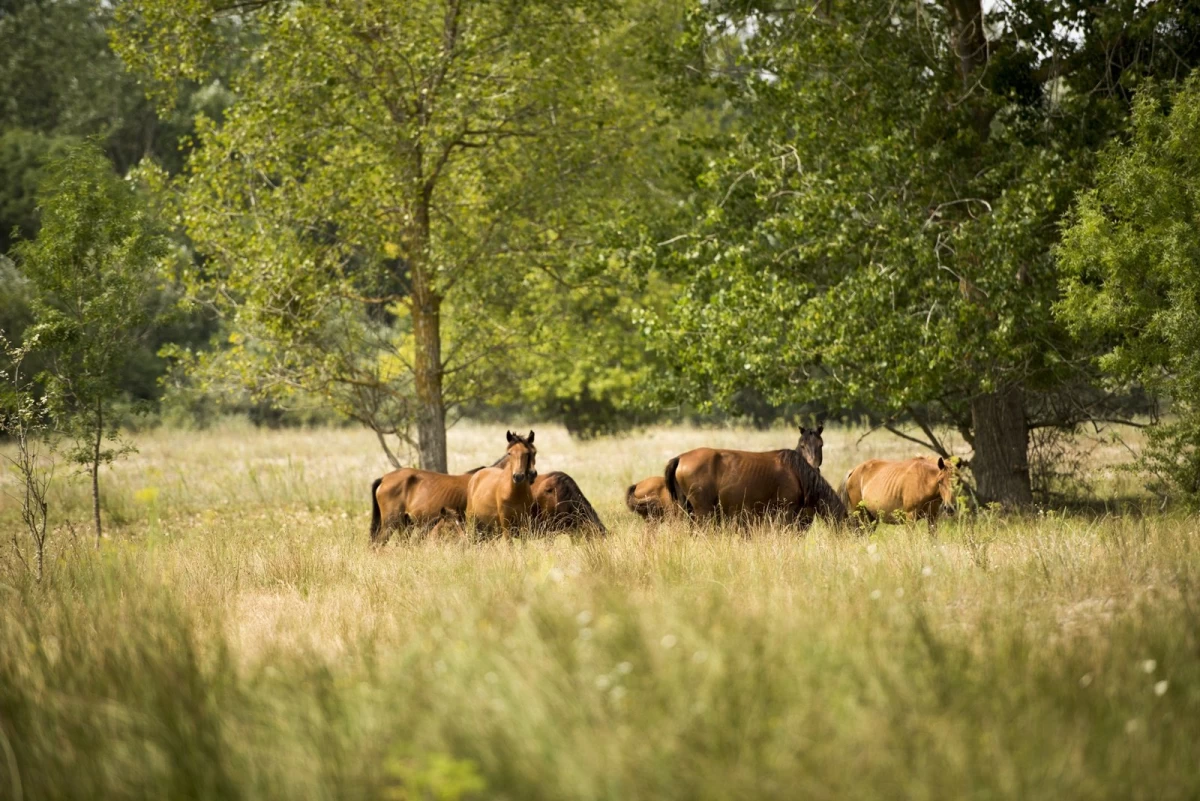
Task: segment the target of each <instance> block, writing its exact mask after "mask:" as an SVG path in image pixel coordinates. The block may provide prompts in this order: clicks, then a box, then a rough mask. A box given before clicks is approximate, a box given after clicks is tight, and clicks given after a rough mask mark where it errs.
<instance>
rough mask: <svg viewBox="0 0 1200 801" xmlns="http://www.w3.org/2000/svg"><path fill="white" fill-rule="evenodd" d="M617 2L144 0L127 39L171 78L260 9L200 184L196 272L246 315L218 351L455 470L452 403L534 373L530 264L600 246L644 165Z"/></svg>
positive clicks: (194, 222)
mask: <svg viewBox="0 0 1200 801" xmlns="http://www.w3.org/2000/svg"><path fill="white" fill-rule="evenodd" d="M620 8H621V5H620V4H619V3H616V2H609V0H579V1H578V2H573V3H559V2H548V1H547V0H491V1H488V0H419V1H418V2H409V3H393V2H384V0H369V1H368V2H360V1H359V0H354V2H351V1H350V0H339V1H337V2H322V3H316V2H312V3H283V2H270V0H267V1H266V2H257V3H253V4H242V5H240V6H238V7H237V11H236V13H231V12H228V11H223V10H222V9H228V4H225V3H219V2H209V1H208V0H199V1H198V2H194V3H191V4H188V5H185V6H184V7H183V8H182V9H181V8H180V7H179V4H178V3H175V2H168V0H129V2H127V3H125V4H124V5H123V6H122V7H121V9H120V18H121V19H122V20H123V23H124V27H123V31H122V33H121V34H120V36H119V39H118V40H119V43H120V49H121V52H122V54H123V56H124V57H125V58H126V59H127V60H128V61H129V62H130V63H132V64H135V65H137V66H138V67H139V68H141V69H142V70H143V71H145V72H147V73H149V74H153V75H155V76H157V78H159V79H160V80H162V81H165V82H169V81H172V80H177V79H179V78H180V77H186V78H192V79H195V78H197V77H199V76H201V75H202V74H203V69H204V58H205V57H206V53H207V52H209V51H208V47H209V45H211V44H212V42H213V41H214V37H216V36H218V35H219V32H220V30H221V29H222V26H226V27H228V26H235V27H236V26H253V28H254V31H255V35H254V37H253V38H252V39H251V37H246V40H247V41H252V42H253V44H252V45H250V46H251V47H252V48H253V57H252V58H248V59H247V60H246V61H247V63H248V64H251V65H252V67H250V68H248V69H247V70H245V71H244V72H243V73H242V74H241V75H240V76H239V78H238V79H237V81H236V83H235V90H236V92H237V94H238V101H237V103H236V104H235V106H234V107H233V108H232V109H231V110H230V112H229V114H228V116H227V118H226V120H225V121H224V124H222V125H219V126H218V125H216V124H214V123H211V122H205V123H203V125H202V129H201V135H200V143H201V146H200V148H199V149H198V151H197V152H196V154H195V155H194V156H193V157H192V159H191V162H190V171H189V174H188V177H187V181H186V185H185V186H184V188H183V197H182V205H181V212H180V219H181V221H182V223H183V224H184V226H185V227H186V230H187V232H188V234H189V236H190V237H191V239H192V240H193V241H194V242H195V243H196V246H197V248H198V249H199V251H200V252H201V253H202V254H203V257H204V260H203V262H202V264H201V265H200V266H199V268H198V269H197V270H195V271H194V272H192V273H191V275H190V276H189V278H190V280H191V282H192V285H193V287H194V288H195V290H196V295H197V297H200V298H203V299H204V300H205V301H206V302H210V303H212V304H213V305H214V307H216V308H218V309H219V310H220V311H221V312H222V313H223V314H224V315H226V317H227V319H228V321H229V324H230V326H231V329H232V336H231V342H229V343H227V347H225V348H224V349H223V350H222V351H220V352H218V353H215V354H211V355H209V356H205V357H199V358H197V359H196V361H197V363H198V364H199V365H200V366H201V367H204V366H208V367H210V368H211V367H215V368H220V371H221V372H223V373H226V374H228V373H233V374H235V375H238V376H240V377H241V378H242V379H244V380H245V381H246V382H247V383H250V384H252V385H253V386H255V387H256V388H257V389H259V390H260V391H262V392H265V393H268V394H274V395H276V396H286V395H288V394H289V393H294V392H307V393H314V394H316V395H318V396H319V397H321V398H323V399H324V400H325V402H327V403H329V404H331V405H332V406H334V407H335V408H337V409H338V410H339V411H341V412H343V413H344V414H346V415H348V416H350V417H352V418H354V419H357V420H359V421H360V422H362V423H363V424H365V425H366V426H368V427H370V428H371V429H373V430H374V431H375V432H376V433H377V434H378V435H379V438H380V442H381V444H383V445H384V448H385V450H387V451H388V455H389V456H390V457H391V458H392V461H393V463H398V461H399V460H398V459H397V458H396V456H395V455H394V454H393V453H392V452H391V450H390V449H389V448H388V446H387V443H386V440H385V435H392V434H396V435H398V436H400V437H401V439H402V440H403V441H406V442H408V443H409V444H411V445H413V446H414V447H415V448H416V449H417V450H418V452H419V454H420V460H421V464H422V466H424V467H426V468H430V469H435V470H444V469H445V468H446V440H445V431H446V425H447V410H448V409H453V408H454V407H455V406H456V405H458V404H461V403H464V402H466V401H468V400H473V399H480V398H483V399H486V398H488V397H490V396H493V395H495V394H497V393H501V394H503V393H504V392H505V391H506V390H507V388H509V387H512V386H515V385H516V384H517V382H518V380H519V379H518V377H517V376H516V374H515V372H514V370H513V369H512V368H513V367H514V365H515V364H516V363H517V361H518V360H517V359H515V358H513V355H512V354H513V353H514V351H515V350H521V349H524V348H526V347H528V346H529V343H530V342H531V341H532V340H533V337H534V335H535V334H536V320H534V319H533V318H532V315H531V314H530V313H529V311H528V310H529V307H530V305H531V300H530V298H529V297H528V295H529V293H530V292H531V291H533V289H534V287H535V285H536V284H537V281H536V280H532V279H531V276H533V275H535V274H538V273H541V272H543V271H544V270H545V269H546V268H547V266H554V265H557V264H561V263H563V262H565V261H568V260H570V259H572V258H573V255H572V254H576V255H577V254H578V253H580V252H581V251H583V250H586V249H588V248H590V247H591V245H592V242H593V239H592V237H591V236H589V234H588V230H589V226H591V225H592V224H593V223H594V222H595V219H594V218H592V217H591V216H590V215H591V213H593V212H595V211H596V210H597V209H598V208H599V207H600V205H601V204H599V203H597V202H594V201H595V200H596V199H597V198H603V199H609V200H611V199H612V198H615V197H619V196H620V195H621V194H622V189H623V188H626V187H631V186H632V178H631V177H632V175H633V173H634V170H633V169H632V168H631V167H630V166H629V164H630V163H629V162H628V161H622V159H621V156H622V155H623V154H627V153H628V152H629V151H630V150H631V149H633V148H631V147H630V145H629V143H630V141H631V140H634V139H636V138H637V137H639V136H643V135H646V134H647V131H646V126H645V125H644V121H645V120H644V118H645V115H646V114H647V110H646V109H644V108H641V107H638V106H637V105H636V104H633V103H629V102H626V101H625V100H623V99H622V90H623V87H622V86H620V85H619V84H618V80H617V78H618V73H617V72H616V71H615V70H614V68H613V65H614V63H619V62H621V61H622V60H628V59H629V58H631V55H630V54H632V53H635V52H636V50H635V49H634V44H635V43H636V39H637V37H638V36H639V35H641V36H644V35H645V31H635V30H634V29H633V28H632V26H631V25H629V24H627V23H622V21H621V18H620V15H619V14H618V13H617V11H618V10H619V9H620ZM646 18H647V19H650V20H651V21H653V19H654V17H653V15H649V14H648V15H646ZM634 163H636V162H634ZM631 191H633V190H631ZM637 191H642V190H637ZM411 429H415V436H413V435H412V433H411Z"/></svg>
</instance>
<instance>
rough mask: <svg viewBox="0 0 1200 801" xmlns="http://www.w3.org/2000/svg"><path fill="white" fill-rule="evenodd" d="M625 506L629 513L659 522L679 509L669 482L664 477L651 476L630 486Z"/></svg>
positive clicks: (626, 493) (626, 494) (626, 491)
mask: <svg viewBox="0 0 1200 801" xmlns="http://www.w3.org/2000/svg"><path fill="white" fill-rule="evenodd" d="M625 505H626V506H628V507H629V511H631V512H633V513H634V514H637V515H641V516H642V517H643V518H645V519H646V520H658V519H660V518H664V517H666V516H667V515H668V514H670V513H672V512H674V511H675V510H677V509H679V506H678V505H677V504H676V503H675V502H674V501H672V500H671V493H670V492H669V491H668V490H667V480H666V479H665V478H663V477H662V476H650V477H649V478H643V479H642V480H641V481H639V482H638V483H636V484H630V485H629V489H627V490H625Z"/></svg>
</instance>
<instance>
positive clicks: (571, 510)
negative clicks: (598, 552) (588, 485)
mask: <svg viewBox="0 0 1200 801" xmlns="http://www.w3.org/2000/svg"><path fill="white" fill-rule="evenodd" d="M546 477H547V478H551V477H553V478H554V481H555V483H556V484H557V485H558V492H557V495H558V508H557V509H556V510H555V517H557V518H560V519H565V520H569V521H570V522H571V524H572V525H577V526H578V525H591V526H595V528H596V529H597V530H598V531H599V532H600V533H601V534H607V533H608V529H607V528H605V527H604V523H602V522H601V521H600V515H598V514H596V510H595V508H594V507H593V506H592V504H591V502H590V501H589V500H588V499H587V496H586V495H584V494H583V490H581V489H579V485H578V484H576V483H575V479H573V478H571V477H570V476H569V475H567V474H566V473H563V472H561V471H558V470H556V471H554V472H553V473H548V474H547V475H546Z"/></svg>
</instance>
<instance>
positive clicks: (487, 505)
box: [466, 431, 537, 539]
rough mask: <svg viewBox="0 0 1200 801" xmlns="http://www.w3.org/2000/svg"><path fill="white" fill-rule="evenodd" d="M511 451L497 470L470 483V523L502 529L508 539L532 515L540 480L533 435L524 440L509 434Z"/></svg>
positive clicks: (489, 469)
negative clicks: (534, 493)
mask: <svg viewBox="0 0 1200 801" xmlns="http://www.w3.org/2000/svg"><path fill="white" fill-rule="evenodd" d="M506 436H507V437H508V449H507V451H506V452H505V458H503V459H501V460H500V461H499V462H497V463H496V465H495V466H492V467H485V468H483V469H482V470H479V471H477V472H475V473H473V474H471V475H470V476H469V478H468V482H467V508H466V517H467V521H468V522H471V521H474V522H475V524H476V525H478V526H482V527H484V528H499V529H500V530H501V531H502V532H503V533H504V537H505V539H507V538H508V537H509V536H511V532H512V529H513V528H516V527H517V526H519V525H520V524H521V523H523V522H525V521H527V520H529V519H530V517H531V516H532V512H533V482H534V481H535V480H536V479H537V467H536V466H535V463H536V459H537V448H535V447H534V446H533V432H532V431H530V432H529V436H526V437H522V436H521V435H520V434H514V433H512V432H511V431H508V432H506Z"/></svg>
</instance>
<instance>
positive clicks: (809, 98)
mask: <svg viewBox="0 0 1200 801" xmlns="http://www.w3.org/2000/svg"><path fill="white" fill-rule="evenodd" d="M1126 5H1129V4H1116V5H1113V4H1110V5H1109V6H1107V7H1105V8H1096V7H1094V6H1093V5H1091V4H1086V3H1070V2H1068V3H1057V4H1050V5H1047V4H1043V3H1033V2H1029V3H1024V2H1012V3H1006V4H1001V5H999V6H997V7H996V9H995V10H993V11H992V12H990V13H989V14H987V15H986V16H985V15H984V12H983V7H982V5H981V4H980V3H978V2H966V1H965V0H946V2H942V3H940V4H932V3H919V4H915V5H905V6H897V5H896V4H894V3H888V2H871V1H869V0H867V1H864V2H855V3H818V4H816V5H814V6H813V7H812V8H811V9H810V10H809V11H807V12H800V11H795V10H781V9H775V8H774V7H772V6H771V5H770V4H759V3H744V2H738V3H713V4H705V5H704V6H702V8H703V9H704V11H705V12H706V13H703V14H701V15H699V16H698V22H697V23H696V28H695V32H694V47H695V50H696V52H697V59H698V60H701V61H703V63H704V65H705V66H704V69H703V70H701V71H698V72H700V74H703V75H704V76H705V78H706V80H708V81H710V82H712V83H713V84H715V85H717V86H719V87H721V89H722V90H723V91H724V92H725V93H727V95H728V96H729V97H730V98H731V101H732V103H733V104H734V107H735V108H736V110H737V114H738V125H737V127H736V129H735V130H734V131H733V133H732V134H731V135H730V136H729V137H728V139H727V140H726V151H727V152H726V155H725V156H724V157H722V158H719V159H715V160H714V161H713V163H712V164H711V165H710V169H709V170H708V171H707V172H706V173H705V174H704V175H702V176H701V178H700V180H699V184H698V189H699V190H700V193H701V194H700V196H699V197H700V200H699V203H698V207H697V209H696V213H695V216H694V219H695V221H696V222H695V225H694V227H693V228H692V229H691V230H689V231H688V232H686V236H683V235H681V236H679V237H677V238H676V244H675V248H676V249H675V251H674V252H673V254H672V258H673V261H674V263H675V265H676V271H677V272H676V274H677V275H678V276H679V277H680V278H681V280H682V281H683V288H682V291H681V292H680V293H679V296H678V300H677V302H676V304H675V307H674V309H673V310H672V311H671V312H670V313H669V314H667V315H665V316H661V317H657V318H655V319H653V320H652V322H653V324H654V326H655V327H656V329H657V331H658V335H657V338H658V342H659V347H660V351H661V352H662V354H663V355H664V356H666V357H668V358H670V359H671V360H672V362H673V364H674V365H675V374H676V375H677V376H678V379H679V383H678V384H677V385H676V386H674V387H672V391H674V392H678V393H679V394H681V395H682V396H683V397H685V398H690V399H694V400H696V401H698V402H702V403H717V404H721V403H726V402H728V400H729V399H730V398H731V397H732V396H733V395H734V394H735V393H736V392H737V391H739V390H740V389H742V388H744V387H747V386H752V387H759V388H761V389H762V390H764V391H765V392H766V393H767V395H768V398H769V399H770V400H772V401H774V402H776V403H782V402H789V401H790V402H795V401H801V400H814V401H820V402H823V403H826V404H832V405H834V406H835V407H841V408H847V407H850V408H865V409H869V410H872V411H873V412H874V413H876V414H878V415H880V416H882V417H883V419H884V421H885V422H890V421H895V420H902V419H910V420H913V421H915V422H917V423H918V424H919V425H921V426H922V427H923V428H924V429H925V432H926V437H925V440H926V442H927V444H928V445H929V446H930V447H932V448H934V449H938V450H942V447H941V444H940V443H939V442H938V440H937V438H936V437H935V436H934V434H933V432H932V429H931V428H930V425H929V424H930V422H931V421H932V420H936V419H942V420H945V421H947V422H949V423H951V424H952V425H954V426H956V427H957V428H958V429H959V430H960V431H961V432H962V433H963V435H964V436H965V437H966V438H967V440H968V441H969V442H971V443H972V444H973V445H974V446H975V457H974V458H973V460H972V466H973V468H974V472H975V474H976V478H977V480H978V482H979V489H980V492H981V495H982V496H983V497H984V498H985V499H989V500H1002V501H1015V502H1024V501H1027V500H1028V497H1029V480H1028V468H1027V464H1026V455H1025V454H1026V450H1027V431H1028V430H1029V428H1030V427H1035V426H1041V425H1066V426H1070V425H1072V424H1074V423H1076V422H1078V421H1080V420H1084V419H1089V418H1091V417H1105V416H1107V415H1108V413H1109V411H1108V408H1107V406H1106V402H1107V401H1109V400H1110V399H1109V398H1108V396H1106V395H1105V394H1104V393H1100V392H1096V391H1095V390H1094V375H1093V372H1092V371H1091V369H1090V368H1091V364H1092V362H1091V360H1090V353H1088V352H1087V348H1086V347H1081V346H1080V345H1079V343H1077V342H1075V341H1073V340H1071V338H1070V337H1069V336H1067V334H1066V332H1065V330H1064V329H1063V328H1062V326H1061V325H1059V324H1058V323H1057V322H1056V320H1055V319H1054V317H1053V315H1052V314H1051V308H1052V305H1053V303H1054V302H1055V300H1056V298H1057V296H1058V274H1057V266H1056V263H1055V261H1054V259H1053V257H1052V255H1051V253H1052V248H1053V245H1054V244H1055V242H1056V241H1057V239H1058V221H1059V220H1060V218H1061V216H1062V215H1063V214H1064V212H1065V211H1066V210H1067V208H1068V207H1069V204H1070V201H1071V199H1072V197H1073V195H1074V193H1075V192H1076V191H1077V190H1078V189H1079V188H1080V187H1081V186H1083V185H1084V183H1085V182H1086V180H1087V177H1088V175H1089V174H1090V173H1089V170H1090V167H1091V164H1092V161H1093V158H1094V148H1095V147H1096V145H1097V144H1098V143H1100V142H1102V141H1104V140H1105V138H1106V137H1108V136H1111V135H1112V134H1114V133H1119V132H1120V131H1121V130H1122V129H1123V126H1124V124H1125V119H1126V109H1127V107H1128V102H1129V99H1130V97H1131V96H1132V93H1133V92H1134V90H1135V87H1136V86H1137V85H1138V82H1139V81H1140V80H1142V79H1143V78H1145V77H1146V76H1150V75H1155V74H1165V75H1173V74H1180V73H1185V72H1186V71H1187V70H1188V69H1190V67H1191V65H1192V64H1193V63H1194V62H1195V61H1196V60H1197V58H1198V57H1200V27H1198V26H1197V16H1196V11H1195V9H1194V8H1192V7H1190V5H1189V4H1173V5H1171V4H1151V5H1150V6H1147V7H1135V6H1133V5H1129V7H1126Z"/></svg>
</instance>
